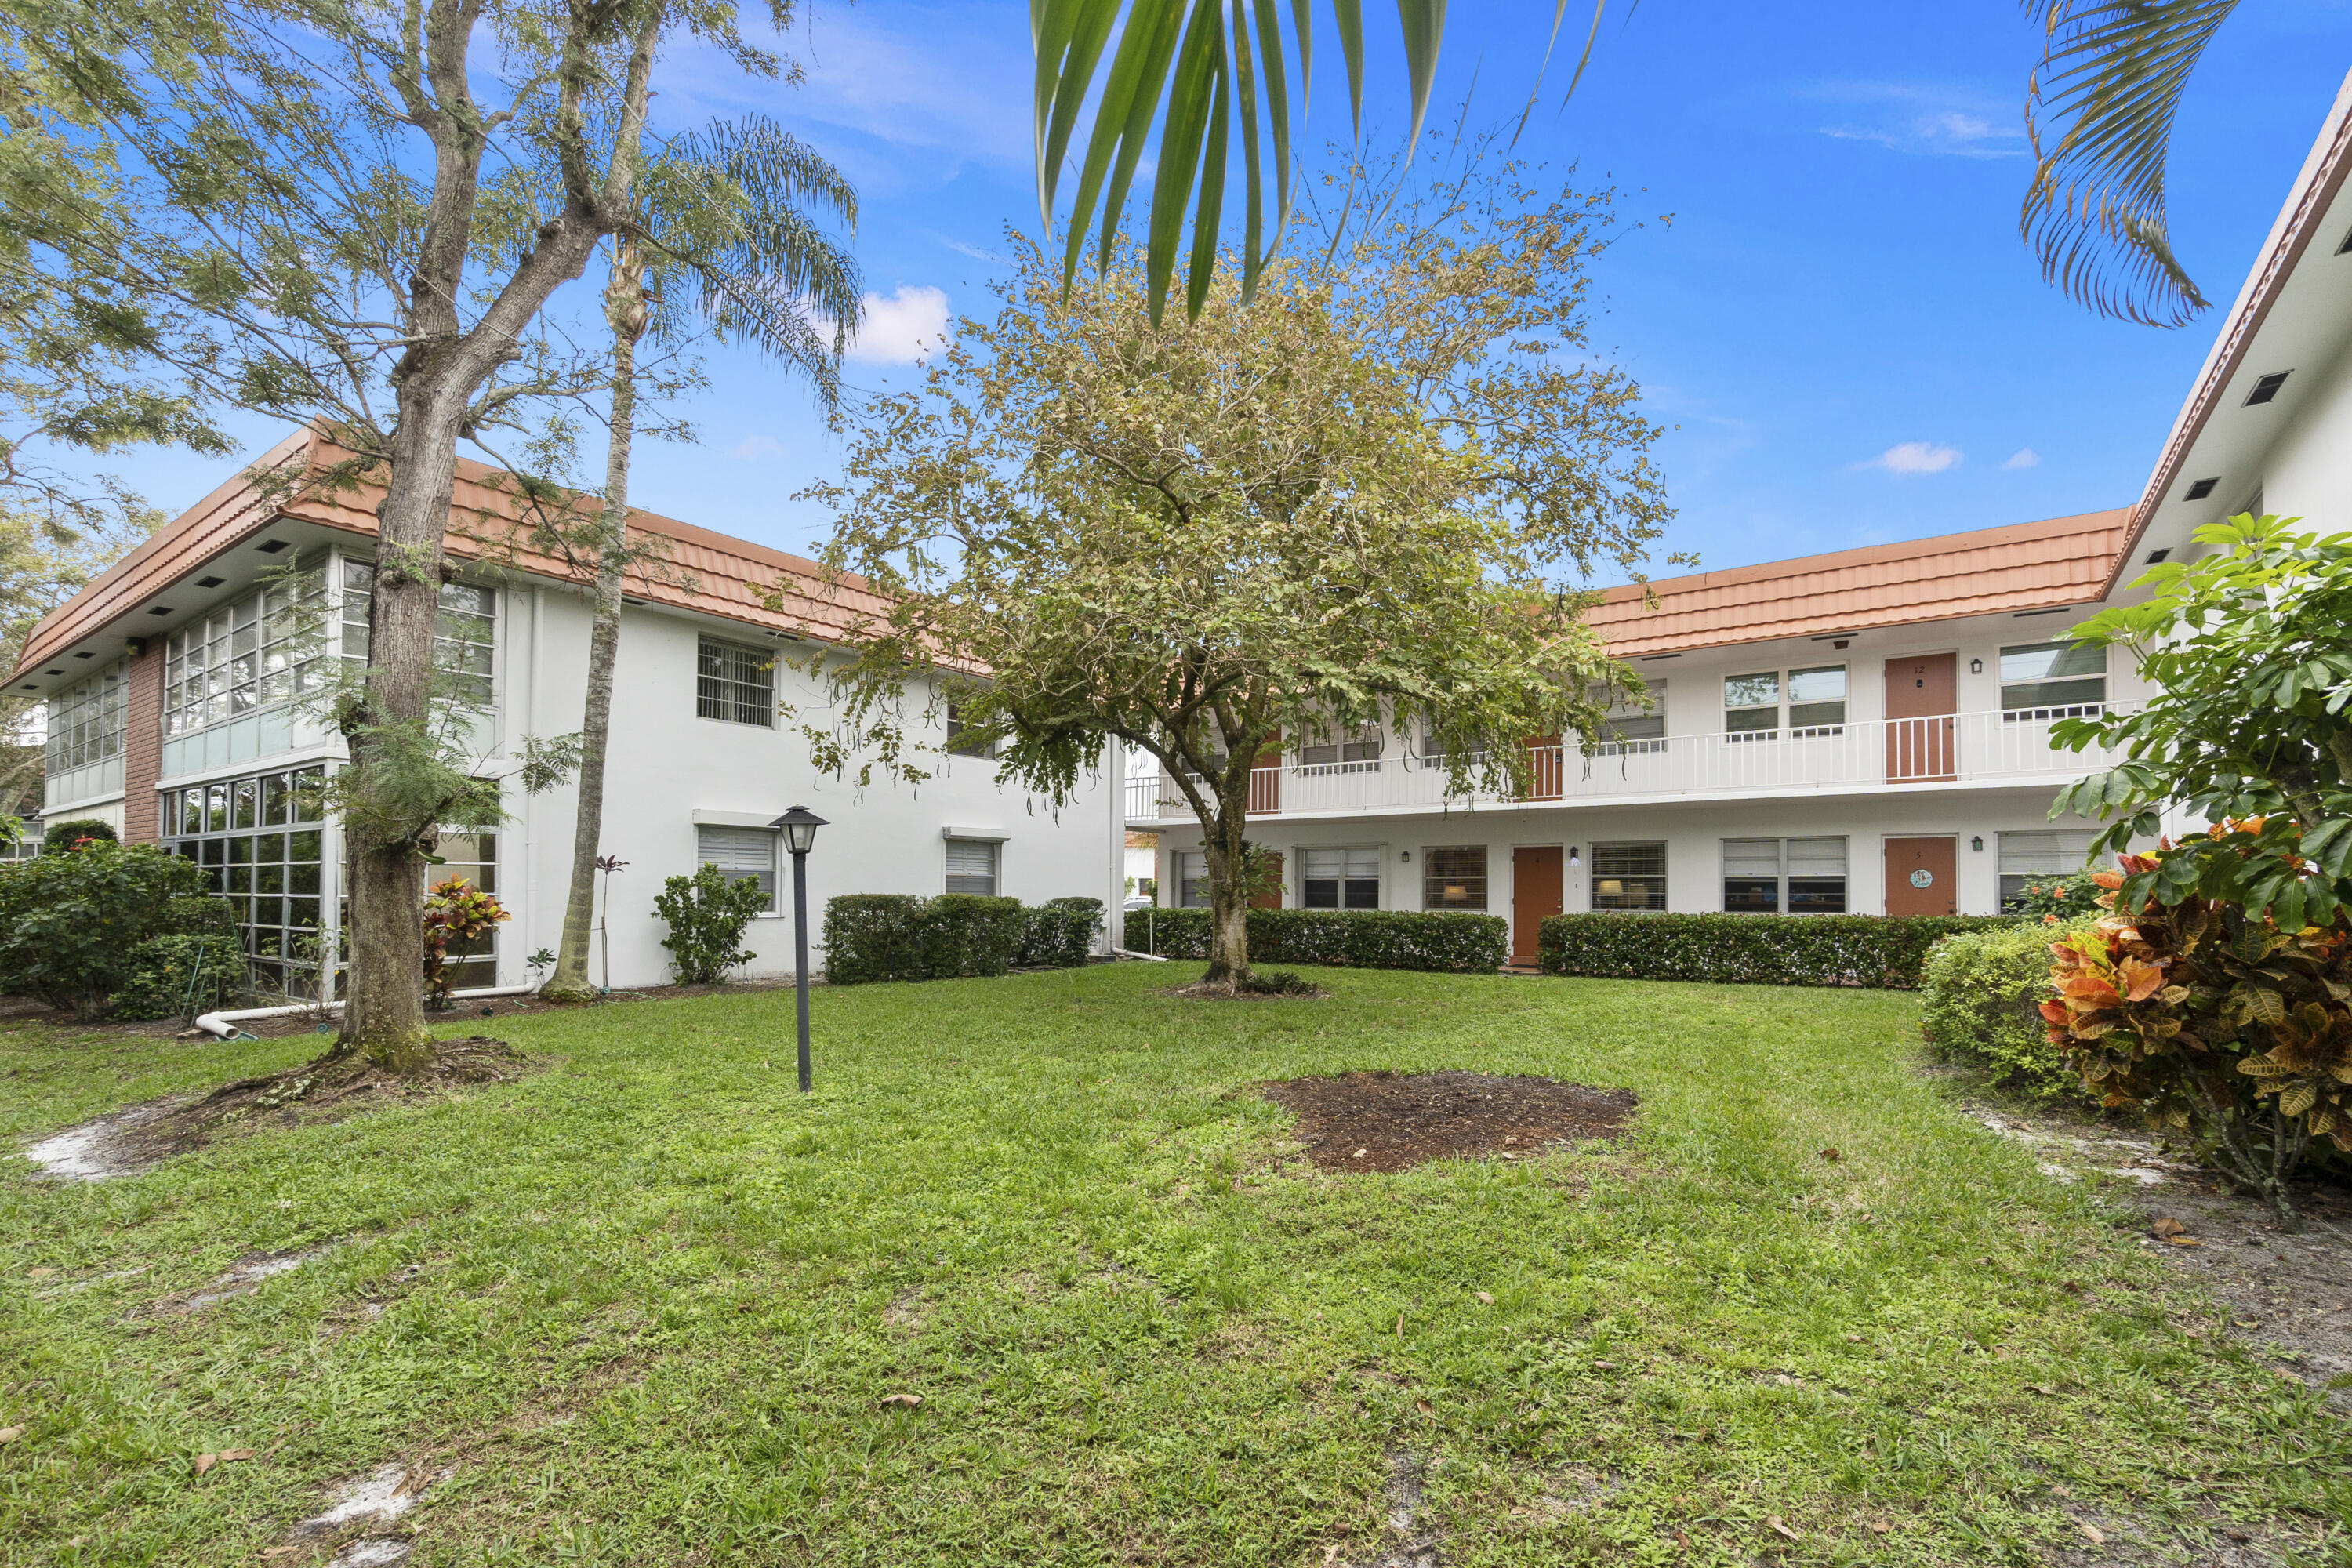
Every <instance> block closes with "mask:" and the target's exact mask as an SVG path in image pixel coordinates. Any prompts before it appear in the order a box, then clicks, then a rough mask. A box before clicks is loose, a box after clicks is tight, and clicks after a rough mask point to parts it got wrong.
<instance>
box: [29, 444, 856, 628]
mask: <svg viewBox="0 0 2352 1568" xmlns="http://www.w3.org/2000/svg"><path fill="white" fill-rule="evenodd" d="M346 456H347V454H345V453H343V452H342V451H341V450H340V449H339V448H337V447H334V446H333V445H332V444H331V443H330V442H329V441H327V440H326V439H325V438H324V437H320V436H319V435H318V434H316V433H315V432H312V431H307V430H306V431H300V432H298V433H296V434H295V435H293V436H290V437H288V438H287V439H285V440H284V441H281V442H279V443H278V445H277V446H276V447H271V448H270V449H269V451H268V453H266V454H264V455H263V456H262V457H261V458H258V459H257V460H256V461H255V462H254V464H253V465H252V466H251V467H250V468H247V470H246V471H245V472H243V473H240V474H239V475H238V476H237V477H236V479H232V480H230V481H229V482H228V483H226V484H225V485H223V486H221V487H220V488H219V489H216V490H215V491H214V492H213V493H212V494H211V495H208V496H206V497H205V499H204V500H201V501H199V502H197V503H196V504H195V505H194V506H193V507H191V508H189V509H188V510H186V511H184V512H183V513H182V514H181V515H180V516H179V517H177V518H176V519H174V520H173V521H171V522H169V523H166V524H165V525H164V526H163V528H161V529H159V530H157V531H156V532H155V533H154V535H153V536H152V538H150V539H148V540H146V541H145V542H142V544H141V545H140V546H139V547H138V548H137V549H136V550H133V551H132V552H131V553H130V554H128V555H126V556H124V557H123V558H122V559H121V561H118V562H116V563H114V564H113V565H112V566H110V567H109V568H108V569H107V570H106V571H105V572H104V573H102V574H100V575H99V576H98V577H97V578H96V579H95V580H93V581H92V582H91V583H90V584H89V586H88V587H86V588H84V589H82V591H81V592H80V593H79V594H76V595H74V596H73V597H72V598H71V599H68V600H67V601H66V603H64V604H63V605H59V606H58V608H57V609H55V610H53V611H51V612H50V613H49V615H48V616H47V617H46V618H44V619H43V620H42V622H41V624H40V625H39V626H36V627H35V628H34V630H33V635H32V636H31V637H29V638H27V639H26V645H25V651H24V655H23V657H22V658H19V659H18V661H17V668H19V669H20V670H21V669H26V668H32V667H33V666H35V665H37V664H39V663H41V662H42V661H44V660H46V659H48V658H54V657H55V656H56V655H57V654H58V653H59V652H61V651H63V650H64V649H65V648H67V647H70V646H71V645H72V644H74V643H76V642H79V641H80V640H82V639H83V638H84V637H89V636H90V635H92V634H93V633H95V632H97V631H99V630H100V629H101V628H102V627H104V626H107V625H108V624H109V623H110V622H111V621H113V620H114V619H115V618H116V617H118V616H121V615H124V614H126V613H128V612H129V611H130V610H131V609H132V608H134V607H135V606H137V605H139V604H141V603H142V602H144V601H145V600H147V599H148V598H150V597H152V595H155V594H156V593H158V592H160V591H162V590H163V588H165V587H167V586H169V585H170V584H173V583H174V582H177V581H178V580H179V579H180V578H181V577H183V576H185V575H186V574H188V573H190V572H193V571H194V570H195V569H196V568H197V567H199V566H201V565H203V564H204V563H205V562H206V561H209V560H211V559H213V558H214V557H215V556H217V555H218V554H220V553H221V552H223V551H225V550H228V549H230V548H232V547H234V546H235V545H236V544H237V543H239V542H242V541H243V540H246V539H248V538H251V537H252V536H253V535H255V534H257V533H258V532H260V531H262V530H263V529H265V528H268V526H269V525H270V524H271V523H273V522H276V521H278V520H279V519H281V518H286V519H292V520H296V521H304V522H310V523H315V524H318V525H320V526H321V527H325V528H331V529H336V530H339V531H343V532H347V533H352V534H362V535H372V534H373V533H374V532H375V531H376V512H375V509H376V504H377V503H378V502H379V501H380V500H382V499H383V486H382V484H381V483H376V482H368V481H362V483H361V484H359V485H358V486H356V487H355V488H352V489H342V490H329V489H325V488H324V487H322V486H320V485H317V484H309V485H302V484H297V485H296V486H295V487H293V488H292V489H289V491H287V492H286V493H285V494H284V495H283V496H282V497H281V498H279V499H278V500H277V501H276V502H275V504H272V503H271V502H270V501H268V500H265V499H264V498H263V496H262V493H261V490H260V488H259V487H258V486H257V483H256V482H255V479H254V477H253V476H254V475H255V474H256V473H257V472H267V471H269V470H275V469H280V468H287V467H289V466H291V465H300V466H301V468H302V469H303V470H304V471H305V472H306V473H310V474H316V473H319V472H321V471H322V470H324V469H325V468H327V467H329V466H330V465H331V464H333V463H335V462H338V461H341V460H342V459H343V458H345V457H346ZM498 478H499V474H498V471H497V470H496V469H493V468H489V467H488V465H486V464H482V463H476V462H470V461H466V460H462V459H461V460H460V461H459V463H458V465H457V487H456V490H455V492H454V494H453V495H452V497H451V499H450V526H449V531H448V532H447V533H446V535H445V537H444V541H443V542H444V546H445V548H446V550H447V552H448V553H449V554H451V555H452V556H455V557H457V558H458V559H460V560H470V561H480V560H483V559H485V558H495V559H496V560H497V561H498V562H499V564H501V565H503V566H509V567H511V568H512V569H514V570H516V571H520V572H525V573H529V574H532V575H534V576H544V577H554V578H559V579H562V580H564V581H567V582H569V581H577V580H578V574H575V573H574V572H573V571H572V570H571V569H570V568H569V567H568V566H567V565H566V564H565V563H564V562H562V560H560V559H559V558H557V557H556V556H553V555H551V554H549V553H546V552H542V551H540V550H538V549H535V548H533V547H532V544H531V541H530V534H529V532H528V531H527V530H525V529H522V528H520V527H517V526H514V525H516V524H519V523H520V521H521V520H522V518H523V516H524V508H523V507H522V505H521V504H520V502H519V501H518V500H517V498H516V497H515V496H514V494H513V493H512V492H511V491H509V489H505V488H504V487H503V486H500V485H499V484H498V483H496V482H495V481H496V480H497V479H498ZM583 504H585V503H583ZM629 531H630V532H631V533H632V534H635V535H639V536H643V535H646V534H652V535H656V536H658V537H660V538H661V539H662V540H664V541H666V543H665V545H664V547H663V549H662V551H661V552H660V554H659V555H658V556H657V557H656V559H655V561H654V562H653V563H650V564H649V565H648V566H647V567H645V568H641V569H638V570H635V571H632V572H631V573H630V574H628V579H627V590H628V593H629V594H630V595H631V596H632V597H633V598H642V599H645V600H647V601H649V602H651V603H654V604H660V605H670V606H672V607H675V608H678V609H687V610H698V611H700V612H702V613H703V614H706V615H711V616H723V617H725V618H726V619H729V620H733V621H740V622H742V623H744V624H746V625H749V626H759V627H761V628H763V629H766V630H770V631H781V632H788V633H791V634H793V635H794V636H808V637H818V638H821V639H822V638H830V637H837V636H839V635H840V634H841V633H842V632H843V631H844V630H845V628H846V627H847V626H849V625H850V624H851V623H852V622H854V621H856V620H857V619H858V618H860V617H861V616H867V615H874V614H878V613H880V612H881V611H882V610H884V609H885V607H886V603H887V602H886V601H885V600H884V599H883V597H882V596H881V595H877V594H876V593H874V592H873V591H872V590H871V589H870V588H868V587H867V585H866V582H865V580H864V579H862V578H860V577H857V576H855V575H853V574H847V573H843V574H837V575H835V574H828V573H827V572H826V571H825V569H824V567H822V566H820V565H818V564H817V563H815V562H814V561H810V560H808V559H806V558H805V557H803V556H799V555H791V554H787V553H785V552H783V551H781V550H771V549H769V548H768V547H767V546H766V545H764V544H754V543H751V542H750V541H748V540H741V539H730V538H729V537H728V536H727V535H725V534H722V533H713V532H711V531H709V529H704V528H697V527H695V526H694V525H693V524H691V523H687V522H680V521H677V520H676V519H675V518H667V517H661V516H658V515H656V514H655V513H653V512H646V511H634V510H633V511H632V512H630V514H629ZM771 594H773V595H775V600H774V602H775V605H776V607H774V608H771V607H770V606H769V605H768V604H765V603H762V600H763V598H766V597H768V596H769V595H771Z"/></svg>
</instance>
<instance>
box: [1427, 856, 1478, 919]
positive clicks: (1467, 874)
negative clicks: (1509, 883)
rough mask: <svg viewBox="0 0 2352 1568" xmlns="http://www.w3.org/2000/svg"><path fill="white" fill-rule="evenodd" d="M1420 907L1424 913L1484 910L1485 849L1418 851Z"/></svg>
mask: <svg viewBox="0 0 2352 1568" xmlns="http://www.w3.org/2000/svg"><path fill="white" fill-rule="evenodd" d="M1421 874H1422V896H1421V907H1422V908H1423V909H1425V910H1483V909H1485V908H1486V846H1485V845H1483V844H1472V845H1467V846H1465V847H1458V848H1449V849H1424V850H1423V851H1422V852H1421Z"/></svg>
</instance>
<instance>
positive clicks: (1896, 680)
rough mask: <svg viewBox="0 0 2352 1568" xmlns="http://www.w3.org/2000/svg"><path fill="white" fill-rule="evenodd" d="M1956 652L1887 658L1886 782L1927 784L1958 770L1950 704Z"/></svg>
mask: <svg viewBox="0 0 2352 1568" xmlns="http://www.w3.org/2000/svg"><path fill="white" fill-rule="evenodd" d="M1957 659H1958V655H1956V654H1948V653H1931V654H1916V655H1914V656H1912V657H1911V658H1890V659H1888V660H1887V661H1886V782H1887V783H1888V784H1925V783H1927V782H1928V781H1930V780H1941V779H1949V778H1953V777H1956V776H1958V767H1959V763H1958V758H1957V756H1956V755H1955V750H1954V747H1953V744H1952V742H1953V739H1954V737H1953V734H1952V710H1953V709H1954V708H1955V707H1957V706H1958V703H1957V701H1956V698H1957V696H1958V690H1959V675H1958V670H1957V668H1955V665H1956V661H1957Z"/></svg>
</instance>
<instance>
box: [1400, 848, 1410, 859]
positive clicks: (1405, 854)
mask: <svg viewBox="0 0 2352 1568" xmlns="http://www.w3.org/2000/svg"><path fill="white" fill-rule="evenodd" d="M1397 858H1398V859H1400V860H1408V861H1409V860H1411V859H1412V850H1410V849H1401V850H1399V851H1397Z"/></svg>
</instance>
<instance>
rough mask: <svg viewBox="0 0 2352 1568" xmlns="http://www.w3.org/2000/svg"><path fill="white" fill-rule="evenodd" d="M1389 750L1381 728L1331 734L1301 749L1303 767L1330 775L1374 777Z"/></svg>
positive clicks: (1299, 760) (1329, 732)
mask: <svg viewBox="0 0 2352 1568" xmlns="http://www.w3.org/2000/svg"><path fill="white" fill-rule="evenodd" d="M1387 749H1388V742H1387V740H1386V738H1385V737H1384V736H1383V735H1382V734H1381V727H1380V726H1379V725H1378V724H1365V725H1361V726H1360V727H1359V728H1356V729H1353V730H1349V731H1336V730H1335V731H1326V732H1325V733H1323V734H1322V735H1319V736H1318V737H1317V738H1316V739H1315V741H1314V742H1313V743H1312V744H1310V745H1302V746H1300V747H1299V748H1298V762H1299V765H1300V766H1301V767H1307V768H1318V769H1322V770H1324V771H1326V772H1329V773H1372V772H1376V771H1377V770H1378V769H1379V767H1380V765H1381V752H1383V751H1385V750H1387Z"/></svg>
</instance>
